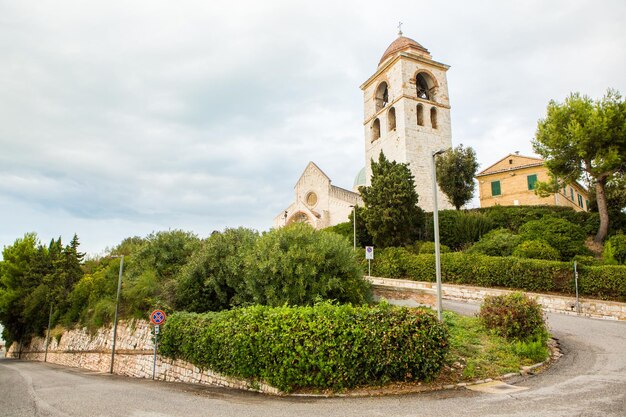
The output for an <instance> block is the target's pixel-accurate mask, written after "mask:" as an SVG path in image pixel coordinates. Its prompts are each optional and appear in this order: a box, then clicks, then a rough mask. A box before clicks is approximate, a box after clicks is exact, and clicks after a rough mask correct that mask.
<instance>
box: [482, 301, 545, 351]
mask: <svg viewBox="0 0 626 417" xmlns="http://www.w3.org/2000/svg"><path fill="white" fill-rule="evenodd" d="M478 315H479V317H480V319H481V321H482V322H483V324H484V325H485V327H487V328H488V329H491V330H493V331H495V332H496V333H497V334H498V335H500V336H502V337H504V338H506V339H509V340H521V341H528V340H530V339H532V338H533V337H536V336H541V335H542V334H545V333H546V332H547V330H546V325H545V323H544V321H543V312H542V310H541V306H540V305H539V304H538V303H537V302H536V301H535V300H532V299H530V298H528V297H527V296H526V295H525V294H524V293H521V292H517V293H512V294H507V295H498V296H487V297H485V300H484V301H483V304H482V306H481V307H480V312H479V313H478Z"/></svg>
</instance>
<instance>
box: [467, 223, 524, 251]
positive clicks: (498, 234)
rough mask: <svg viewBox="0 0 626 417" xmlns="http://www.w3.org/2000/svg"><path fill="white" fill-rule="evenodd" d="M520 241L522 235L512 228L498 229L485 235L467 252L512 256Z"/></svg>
mask: <svg viewBox="0 0 626 417" xmlns="http://www.w3.org/2000/svg"><path fill="white" fill-rule="evenodd" d="M520 243H521V239H520V237H519V236H517V235H516V234H514V233H513V232H511V231H510V230H508V229H496V230H492V231H490V232H489V233H487V234H486V235H485V236H483V237H482V238H481V239H480V240H479V241H478V242H477V243H475V244H474V245H473V246H472V247H470V248H469V249H468V250H467V252H468V253H481V254H483V255H489V256H510V255H511V254H513V250H514V249H515V248H516V247H517V246H518V245H519V244H520Z"/></svg>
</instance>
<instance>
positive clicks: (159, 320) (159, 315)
mask: <svg viewBox="0 0 626 417" xmlns="http://www.w3.org/2000/svg"><path fill="white" fill-rule="evenodd" d="M150 321H151V322H152V324H154V325H155V326H158V325H159V324H163V323H164V322H165V312H164V311H163V310H154V311H153V312H152V313H150Z"/></svg>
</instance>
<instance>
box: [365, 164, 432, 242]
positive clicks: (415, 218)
mask: <svg viewBox="0 0 626 417" xmlns="http://www.w3.org/2000/svg"><path fill="white" fill-rule="evenodd" d="M359 191H360V192H361V196H362V197H363V202H364V203H365V212H364V214H363V217H364V220H365V225H366V227H367V230H368V231H369V232H370V234H371V235H372V238H373V241H374V244H375V245H376V246H378V247H389V246H406V245H410V244H411V243H413V242H415V241H416V240H417V239H418V237H419V232H420V228H421V227H422V224H423V219H424V215H423V211H422V210H421V209H420V208H419V207H418V206H417V203H418V200H419V197H418V195H417V193H416V192H415V179H414V177H413V174H411V171H410V170H409V167H408V164H403V163H398V162H396V161H389V160H387V158H386V157H385V155H384V154H383V153H382V152H381V153H380V156H379V158H378V162H374V161H372V185H371V186H370V187H363V186H361V187H359Z"/></svg>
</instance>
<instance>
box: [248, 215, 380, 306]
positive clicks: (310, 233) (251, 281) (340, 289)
mask: <svg viewBox="0 0 626 417" xmlns="http://www.w3.org/2000/svg"><path fill="white" fill-rule="evenodd" d="M360 255H361V254H360V253H359V254H357V253H355V252H354V250H353V249H352V244H351V243H349V242H348V241H347V240H346V239H345V238H343V237H342V236H339V235H337V234H336V233H332V232H327V231H325V230H321V231H318V230H315V229H313V228H312V227H311V226H309V225H308V224H306V223H294V224H291V225H289V226H286V227H283V228H280V229H274V230H271V231H269V232H267V233H265V234H263V235H262V236H261V237H260V238H259V239H257V241H256V242H255V247H254V252H253V253H251V254H250V256H249V257H248V260H247V262H246V264H247V267H246V271H245V278H246V292H247V294H246V297H247V299H246V301H247V302H249V303H255V304H263V305H270V306H281V305H284V304H289V305H313V304H314V303H315V302H317V301H319V300H328V299H330V300H336V301H338V302H340V303H352V304H362V303H364V302H367V301H369V299H370V297H371V289H370V285H369V283H368V282H367V281H365V280H364V279H363V270H362V267H361V264H360V262H359V260H360ZM242 273H243V272H242Z"/></svg>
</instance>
